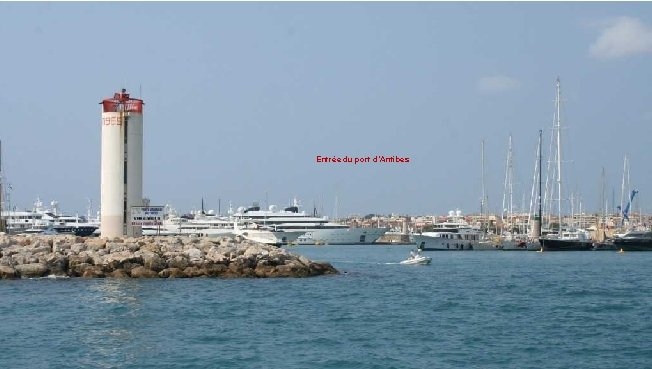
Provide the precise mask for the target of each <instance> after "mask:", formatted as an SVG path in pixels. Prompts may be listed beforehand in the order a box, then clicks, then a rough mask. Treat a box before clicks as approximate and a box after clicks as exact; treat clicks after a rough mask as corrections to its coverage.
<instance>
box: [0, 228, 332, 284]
mask: <svg viewBox="0 0 652 369" xmlns="http://www.w3.org/2000/svg"><path fill="white" fill-rule="evenodd" d="M327 274H338V271H337V270H336V269H335V268H333V266H332V265H331V264H329V263H325V262H314V261H311V260H309V259H307V258H305V257H304V256H300V255H296V254H291V253H289V252H288V251H287V250H285V249H281V248H277V247H274V246H268V245H264V244H260V243H256V242H252V241H248V240H244V239H242V238H239V237H224V238H220V239H217V238H199V237H160V236H157V237H153V236H148V237H138V238H133V237H127V238H112V239H105V238H84V237H75V236H8V235H0V278H2V279H12V278H42V277H49V276H51V277H83V278H104V277H114V278H190V277H222V278H240V277H244V278H271V277H311V276H318V275H327Z"/></svg>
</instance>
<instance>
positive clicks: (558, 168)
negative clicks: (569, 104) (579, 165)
mask: <svg viewBox="0 0 652 369" xmlns="http://www.w3.org/2000/svg"><path fill="white" fill-rule="evenodd" d="M560 113H561V88H560V82H559V77H557V122H556V125H557V127H556V128H557V191H558V193H559V198H558V199H557V214H558V215H559V236H561V199H562V193H561V118H560Z"/></svg>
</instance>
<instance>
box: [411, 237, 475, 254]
mask: <svg viewBox="0 0 652 369" xmlns="http://www.w3.org/2000/svg"><path fill="white" fill-rule="evenodd" d="M412 237H413V239H414V243H416V245H417V248H419V249H420V250H422V251H466V250H474V249H475V248H476V247H478V242H477V241H475V240H454V239H450V238H443V237H432V236H425V235H414V236H412Z"/></svg>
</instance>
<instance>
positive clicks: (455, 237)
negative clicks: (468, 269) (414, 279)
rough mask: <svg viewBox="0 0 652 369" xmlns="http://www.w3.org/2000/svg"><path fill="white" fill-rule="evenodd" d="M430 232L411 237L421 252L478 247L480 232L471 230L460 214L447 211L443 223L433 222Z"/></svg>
mask: <svg viewBox="0 0 652 369" xmlns="http://www.w3.org/2000/svg"><path fill="white" fill-rule="evenodd" d="M433 225H434V228H433V230H432V231H429V232H423V233H421V234H414V235H412V239H413V241H414V243H416V245H417V248H418V249H420V250H423V251H459V250H474V249H476V248H477V247H478V245H479V241H480V237H481V235H482V231H480V230H479V229H476V228H472V227H471V226H470V225H469V223H467V222H466V221H465V220H464V217H463V216H462V212H461V211H460V210H457V211H449V212H448V217H447V218H446V221H445V222H441V223H436V222H434V221H433Z"/></svg>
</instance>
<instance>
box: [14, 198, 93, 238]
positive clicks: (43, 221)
mask: <svg viewBox="0 0 652 369" xmlns="http://www.w3.org/2000/svg"><path fill="white" fill-rule="evenodd" d="M51 206H52V208H50V209H46V208H44V207H43V203H42V202H41V200H40V199H39V198H37V199H36V201H35V202H34V207H33V208H32V210H24V211H16V210H8V211H2V218H3V219H5V221H6V224H7V233H9V234H74V235H76V236H82V237H86V236H90V235H92V234H93V232H94V231H95V230H96V229H98V225H97V224H95V223H90V222H89V221H88V220H87V219H85V218H83V217H80V216H77V215H74V216H73V215H64V214H60V213H59V210H58V203H57V202H56V201H52V202H51Z"/></svg>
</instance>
